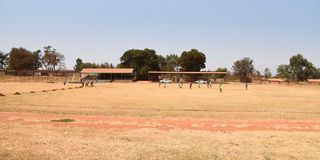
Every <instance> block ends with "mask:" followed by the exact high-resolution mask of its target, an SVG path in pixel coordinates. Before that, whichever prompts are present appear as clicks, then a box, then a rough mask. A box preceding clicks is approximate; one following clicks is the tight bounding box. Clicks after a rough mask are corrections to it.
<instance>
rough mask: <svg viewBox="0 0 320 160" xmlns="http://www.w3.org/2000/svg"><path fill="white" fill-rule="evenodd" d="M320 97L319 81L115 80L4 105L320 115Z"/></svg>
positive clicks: (1, 105) (127, 112) (140, 112)
mask: <svg viewBox="0 0 320 160" xmlns="http://www.w3.org/2000/svg"><path fill="white" fill-rule="evenodd" d="M8 85H9V86H10V87H8ZM57 85H59V84H36V83H35V84H29V85H25V84H11V85H10V84H8V83H0V92H1V93H10V92H11V93H12V92H13V91H16V90H18V91H19V90H20V91H30V90H33V91H35V90H39V91H40V90H44V89H50V88H58V86H57ZM31 86H34V87H35V88H32V87H31ZM7 87H8V88H7ZM30 87H31V88H30ZM4 88H5V89H4ZM13 88H14V89H13ZM60 88H61V87H60ZM319 97H320V86H319V85H311V86H308V85H301V86H299V85H290V86H287V85H274V84H272V85H268V84H264V85H257V84H256V85H250V86H249V90H248V91H245V90H244V86H243V85H241V84H226V85H224V91H223V93H222V94H220V93H219V91H218V85H214V86H213V88H212V89H207V88H206V87H205V86H203V87H202V88H197V87H194V89H192V90H190V89H188V88H184V89H179V88H178V86H177V85H175V84H172V85H168V86H167V88H166V89H165V88H162V87H158V84H156V83H135V84H133V83H129V84H126V83H112V84H111V83H110V84H105V85H96V86H95V87H92V88H91V87H89V88H83V89H77V90H64V91H61V90H59V91H57V92H46V93H41V92H36V93H35V94H22V95H21V96H10V95H8V96H6V97H1V101H0V111H28V112H30V111H31V112H41V113H71V114H104V115H113V116H137V117H196V118H218V119H220V118H222V119H237V118H239V119H252V118H253V119H268V118H271V119H274V118H277V119H320V106H319V104H320V98H319Z"/></svg>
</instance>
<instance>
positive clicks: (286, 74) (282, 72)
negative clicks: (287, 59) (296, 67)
mask: <svg viewBox="0 0 320 160" xmlns="http://www.w3.org/2000/svg"><path fill="white" fill-rule="evenodd" d="M292 72H293V71H292V67H291V66H290V65H287V64H281V65H279V66H278V68H277V76H278V77H280V78H283V79H285V80H286V81H287V82H288V83H289V82H290V81H291V80H292V79H293V73H292Z"/></svg>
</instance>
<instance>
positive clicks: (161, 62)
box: [158, 55, 167, 71]
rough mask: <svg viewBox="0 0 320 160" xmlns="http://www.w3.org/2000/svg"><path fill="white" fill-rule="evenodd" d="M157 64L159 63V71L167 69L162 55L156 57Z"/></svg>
mask: <svg viewBox="0 0 320 160" xmlns="http://www.w3.org/2000/svg"><path fill="white" fill-rule="evenodd" d="M158 63H159V67H160V70H162V71H165V70H166V67H167V66H166V65H167V62H166V58H164V57H163V56H162V55H158Z"/></svg>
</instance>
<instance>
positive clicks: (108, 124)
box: [0, 112, 320, 132]
mask: <svg viewBox="0 0 320 160" xmlns="http://www.w3.org/2000/svg"><path fill="white" fill-rule="evenodd" d="M56 119H72V120H74V122H73V123H57V122H55V121H52V120H56ZM0 122H18V123H20V124H23V125H51V126H70V127H88V128H104V129H120V130H132V129H159V130H166V131H169V130H201V131H212V132H215V131H303V132H320V121H316V120H276V119H275V120H215V119H191V118H134V117H111V116H94V115H90V116H85V115H61V114H34V113H15V112H1V113H0Z"/></svg>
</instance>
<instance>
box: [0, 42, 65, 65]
mask: <svg viewBox="0 0 320 160" xmlns="http://www.w3.org/2000/svg"><path fill="white" fill-rule="evenodd" d="M64 60H65V57H64V55H62V54H61V53H59V52H57V50H56V49H54V48H52V47H51V46H46V47H43V50H42V51H41V50H37V51H33V52H32V51H29V50H27V49H25V48H22V47H20V48H12V49H11V51H10V52H9V53H7V54H5V53H3V52H1V51H0V69H6V70H15V71H22V70H38V69H45V70H57V69H58V70H61V69H64V68H65V64H64Z"/></svg>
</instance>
